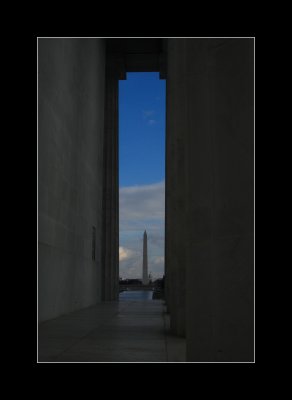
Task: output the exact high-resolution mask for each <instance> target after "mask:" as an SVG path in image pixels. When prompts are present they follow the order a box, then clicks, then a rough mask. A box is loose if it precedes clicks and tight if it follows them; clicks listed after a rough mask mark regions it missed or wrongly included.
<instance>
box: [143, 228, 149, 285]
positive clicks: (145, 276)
mask: <svg viewBox="0 0 292 400" xmlns="http://www.w3.org/2000/svg"><path fill="white" fill-rule="evenodd" d="M142 283H143V285H148V283H149V278H148V255H147V233H146V231H145V232H144V236H143V277H142Z"/></svg>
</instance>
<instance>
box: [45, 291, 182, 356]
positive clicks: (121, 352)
mask: <svg viewBox="0 0 292 400" xmlns="http://www.w3.org/2000/svg"><path fill="white" fill-rule="evenodd" d="M142 296H144V298H142V299H141V297H139V294H138V293H132V294H131V295H130V297H129V296H128V297H127V294H126V295H124V296H123V295H121V298H120V301H119V302H106V303H101V304H98V305H96V306H92V307H89V308H86V309H83V310H80V311H76V312H73V313H70V314H67V315H64V316H62V317H59V318H56V319H53V320H50V321H47V322H44V323H41V324H40V325H39V327H38V361H39V362H184V361H185V340H184V339H180V338H177V337H174V336H171V335H170V333H169V318H168V315H167V314H166V313H165V306H164V302H163V301H162V300H149V299H147V298H146V297H145V296H147V294H146V295H145V293H144V294H142Z"/></svg>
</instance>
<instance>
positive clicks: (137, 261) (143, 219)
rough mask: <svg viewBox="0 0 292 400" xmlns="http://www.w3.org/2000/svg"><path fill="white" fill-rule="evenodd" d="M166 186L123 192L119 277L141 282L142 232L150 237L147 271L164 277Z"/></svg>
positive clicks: (121, 189)
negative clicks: (137, 279)
mask: <svg viewBox="0 0 292 400" xmlns="http://www.w3.org/2000/svg"><path fill="white" fill-rule="evenodd" d="M164 188H165V185H164V182H158V183H154V184H151V185H140V186H129V187H122V188H120V245H121V247H120V276H122V277H123V278H141V276H142V250H143V232H144V230H145V229H146V230H147V233H148V271H149V273H151V275H152V277H153V278H154V279H155V278H157V277H162V275H163V273H164V202H165V201H164V197H165V193H164V191H165V189H164Z"/></svg>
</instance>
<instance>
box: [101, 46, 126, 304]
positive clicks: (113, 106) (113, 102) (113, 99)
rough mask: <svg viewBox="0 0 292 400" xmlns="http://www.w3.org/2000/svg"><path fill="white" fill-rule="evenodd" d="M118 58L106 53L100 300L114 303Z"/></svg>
mask: <svg viewBox="0 0 292 400" xmlns="http://www.w3.org/2000/svg"><path fill="white" fill-rule="evenodd" d="M119 79H125V76H124V74H123V73H122V72H121V63H120V59H119V58H117V57H116V56H114V55H111V54H107V59H106V95H105V138H104V157H105V158H104V203H103V210H104V216H103V217H104V220H103V226H104V229H103V231H104V243H103V270H102V281H103V291H102V299H103V300H105V301H109V300H117V299H118V294H119V182H118V177H119V174H118V151H119V146H118V121H119V116H118V88H119Z"/></svg>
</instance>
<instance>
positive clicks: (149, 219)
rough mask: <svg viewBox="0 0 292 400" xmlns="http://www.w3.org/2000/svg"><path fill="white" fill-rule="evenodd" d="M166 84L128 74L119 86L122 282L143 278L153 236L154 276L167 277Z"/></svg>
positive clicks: (151, 263) (147, 75)
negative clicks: (145, 237) (145, 235)
mask: <svg viewBox="0 0 292 400" xmlns="http://www.w3.org/2000/svg"><path fill="white" fill-rule="evenodd" d="M164 181H165V80H160V79H159V74H158V73H128V74H127V79H126V80H124V81H120V82H119V184H120V210H119V211H120V238H119V239H120V276H122V277H123V278H126V277H127V278H131V277H132V278H141V276H142V242H143V233H144V230H145V229H146V230H147V233H148V271H149V272H150V273H151V275H152V277H153V279H155V278H157V277H160V276H162V275H163V272H164V192H165V189H164Z"/></svg>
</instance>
